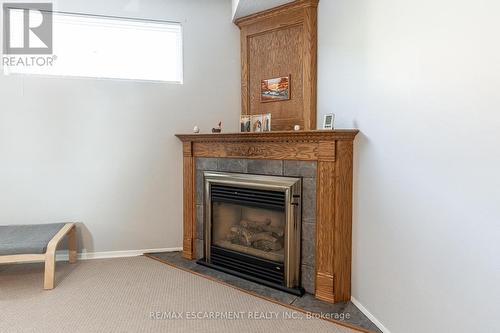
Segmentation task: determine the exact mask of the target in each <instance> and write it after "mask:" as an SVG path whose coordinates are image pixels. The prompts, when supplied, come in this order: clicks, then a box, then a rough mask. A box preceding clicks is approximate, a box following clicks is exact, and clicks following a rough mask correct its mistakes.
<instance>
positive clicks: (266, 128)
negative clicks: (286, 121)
mask: <svg viewBox="0 0 500 333" xmlns="http://www.w3.org/2000/svg"><path fill="white" fill-rule="evenodd" d="M263 119H264V120H263V121H264V123H263V124H262V131H263V132H271V114H270V113H266V114H265V115H264V116H263Z"/></svg>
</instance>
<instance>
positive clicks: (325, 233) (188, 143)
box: [176, 129, 358, 303]
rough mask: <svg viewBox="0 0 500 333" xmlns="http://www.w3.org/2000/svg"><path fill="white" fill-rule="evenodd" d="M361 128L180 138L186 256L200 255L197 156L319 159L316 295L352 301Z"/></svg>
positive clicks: (186, 135)
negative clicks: (355, 179)
mask: <svg viewBox="0 0 500 333" xmlns="http://www.w3.org/2000/svg"><path fill="white" fill-rule="evenodd" d="M357 134H358V131H357V130H351V129H349V130H334V131H331V130H329V131H323V130H317V131H296V132H295V131H284V132H265V133H220V134H178V135H176V136H177V137H178V138H179V139H180V140H181V141H182V144H183V163H184V165H183V167H184V168H183V169H184V190H183V195H184V197H183V209H184V215H183V219H184V240H183V256H184V257H185V258H187V259H194V258H195V254H196V249H195V242H194V238H195V235H196V229H195V228H196V198H195V195H196V188H195V184H196V165H195V163H196V158H197V157H210V158H246V159H268V160H303V161H317V176H316V179H317V187H316V191H317V193H316V293H315V294H316V297H317V298H319V299H322V300H325V301H328V302H332V303H333V302H338V301H348V300H350V297H351V243H352V231H351V230H352V173H353V142H354V138H355V137H356V135H357Z"/></svg>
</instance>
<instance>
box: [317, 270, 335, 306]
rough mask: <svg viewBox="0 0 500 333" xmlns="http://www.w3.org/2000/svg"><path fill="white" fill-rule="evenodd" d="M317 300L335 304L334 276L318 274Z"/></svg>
mask: <svg viewBox="0 0 500 333" xmlns="http://www.w3.org/2000/svg"><path fill="white" fill-rule="evenodd" d="M315 296H316V298H317V299H320V300H322V301H325V302H329V303H333V302H334V298H333V275H332V274H325V273H317V274H316V294H315Z"/></svg>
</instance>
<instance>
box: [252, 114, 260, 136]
mask: <svg viewBox="0 0 500 333" xmlns="http://www.w3.org/2000/svg"><path fill="white" fill-rule="evenodd" d="M251 119H252V132H256V133H258V132H262V122H263V117H262V115H261V114H257V115H253V116H252V118H251Z"/></svg>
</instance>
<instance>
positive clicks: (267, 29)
mask: <svg viewBox="0 0 500 333" xmlns="http://www.w3.org/2000/svg"><path fill="white" fill-rule="evenodd" d="M317 5H318V0H299V1H295V2H292V3H290V4H287V5H283V6H280V7H277V8H275V9H271V10H267V11H264V12H261V13H257V14H254V15H251V16H248V17H244V18H241V19H238V20H237V21H236V22H235V23H236V24H237V25H238V26H239V27H240V29H241V66H242V67H241V88H242V89H241V98H242V114H263V113H271V114H272V128H273V129H276V130H291V129H293V126H294V125H300V126H301V128H303V129H306V130H311V129H315V128H316V77H317V59H316V58H317V57H316V53H317ZM288 75H290V77H291V79H290V82H291V84H290V86H291V99H290V100H286V101H279V102H271V103H261V102H260V82H261V80H263V79H269V78H276V77H281V76H288Z"/></svg>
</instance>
